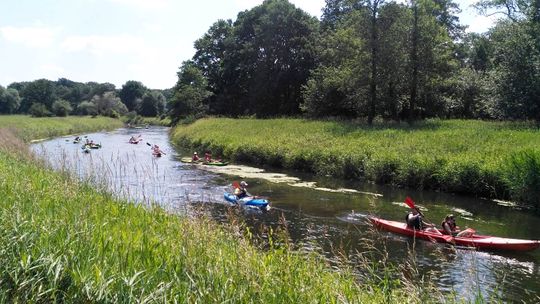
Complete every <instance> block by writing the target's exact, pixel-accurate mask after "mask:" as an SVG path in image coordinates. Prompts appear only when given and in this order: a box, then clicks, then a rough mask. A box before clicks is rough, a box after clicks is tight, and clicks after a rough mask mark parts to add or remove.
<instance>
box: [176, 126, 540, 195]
mask: <svg viewBox="0 0 540 304" xmlns="http://www.w3.org/2000/svg"><path fill="white" fill-rule="evenodd" d="M171 136H172V141H173V142H174V143H176V144H181V145H190V146H193V147H192V148H195V149H198V150H201V149H202V150H205V149H207V150H212V151H219V154H221V155H223V157H224V158H226V159H230V160H237V161H245V162H250V163H255V164H272V165H274V166H279V167H285V168H293V169H301V170H305V171H308V172H314V173H316V174H320V175H332V176H336V177H345V178H355V179H360V180H368V181H375V182H378V183H388V184H394V185H399V186H407V187H412V188H419V189H436V190H443V191H447V192H458V193H467V194H474V195H478V196H482V197H492V198H500V199H508V198H511V199H515V200H517V201H521V202H525V203H527V200H528V198H530V197H532V195H531V196H528V197H527V196H524V195H520V194H519V193H520V191H522V192H523V193H527V192H528V191H531V193H537V191H538V189H539V188H538V187H536V185H534V183H531V182H529V183H527V182H518V181H519V180H520V179H519V178H516V179H515V180H516V185H515V186H512V187H510V184H509V183H508V181H509V180H512V179H514V177H513V175H509V176H507V175H506V174H505V172H506V171H507V169H506V168H507V166H508V165H509V164H510V163H512V162H511V161H509V160H508V158H509V157H510V156H511V155H513V154H515V153H521V151H523V150H527V149H534V148H535V147H537V146H539V145H540V135H539V133H538V130H537V128H536V126H535V125H534V124H531V123H500V122H499V123H497V122H482V121H471V120H449V121H439V120H428V121H425V122H418V123H416V124H414V125H412V126H409V125H400V124H397V125H391V124H375V125H374V126H372V127H369V126H367V125H364V124H355V123H351V122H339V121H335V122H334V121H309V120H297V119H271V120H255V119H241V120H238V119H237V120H232V119H203V120H199V121H197V122H195V123H193V124H191V125H187V126H178V127H177V128H175V129H174V130H173V132H172V133H171ZM527 166H528V167H527ZM527 166H525V165H522V166H521V167H523V168H528V169H527V170H523V171H520V170H522V169H516V170H515V172H524V173H523V174H529V173H526V172H535V171H534V170H540V169H538V168H537V167H536V169H531V168H535V166H536V165H535V164H534V163H532V162H530V163H528V165H527ZM521 167H520V168H521ZM508 172H511V171H508ZM512 174H514V173H512ZM514 175H515V174H514ZM522 179H523V178H522ZM524 198H527V199H524Z"/></svg>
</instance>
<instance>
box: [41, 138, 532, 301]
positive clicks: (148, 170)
mask: <svg viewBox="0 0 540 304" xmlns="http://www.w3.org/2000/svg"><path fill="white" fill-rule="evenodd" d="M167 131H168V129H167V128H157V127H156V128H150V129H143V130H141V129H136V130H133V129H119V130H116V131H114V132H108V133H93V134H87V135H86V136H87V138H91V139H92V140H94V142H98V143H102V144H103V147H102V149H98V150H92V151H91V152H90V153H88V154H86V153H83V151H82V149H81V148H80V144H73V143H72V141H71V140H72V138H71V137H70V138H57V139H54V140H50V141H46V142H42V143H39V144H35V145H33V149H34V151H35V152H36V153H37V154H41V155H43V156H44V157H45V158H46V159H48V160H49V161H50V163H51V165H52V166H53V167H55V168H57V169H65V170H69V171H70V172H74V173H75V174H77V175H78V176H79V177H80V178H82V179H87V180H90V181H92V182H94V183H95V184H97V185H100V186H102V187H106V188H107V189H108V190H109V191H112V192H113V193H115V194H116V195H117V196H119V197H122V198H127V199H130V200H133V201H136V202H138V203H142V204H147V205H150V204H154V203H157V204H159V205H160V206H163V208H165V209H167V210H169V211H171V212H175V213H181V214H188V215H190V214H195V213H197V212H204V213H205V214H207V215H208V216H211V217H212V218H214V219H216V220H217V221H220V222H228V221H230V216H229V215H230V208H231V205H230V204H229V203H227V202H225V201H224V199H223V194H224V193H225V192H226V191H231V190H232V189H231V182H232V181H234V180H240V179H247V180H248V182H249V184H250V187H249V191H250V192H251V193H254V194H257V195H261V196H267V197H269V199H270V201H271V205H272V207H273V208H272V210H271V211H270V212H267V213H263V212H260V211H259V210H244V209H242V210H241V211H240V212H239V213H238V214H239V215H240V216H241V219H242V221H244V222H245V224H246V225H247V226H248V227H250V231H253V232H254V233H255V234H256V235H258V236H260V237H263V238H264V237H265V234H266V233H267V232H268V229H270V228H271V229H272V230H274V231H276V230H278V229H280V227H284V226H285V227H286V229H287V231H288V235H289V238H290V241H291V242H292V244H294V246H295V247H296V248H298V249H299V250H300V251H304V252H317V253H320V254H321V255H323V256H325V257H326V258H327V259H328V261H329V262H330V263H334V262H335V263H334V264H335V265H338V264H339V263H338V262H337V260H338V256H340V255H346V256H347V257H348V259H349V263H350V265H351V266H353V267H354V265H355V263H356V262H357V260H355V257H356V256H358V253H359V252H363V251H364V250H366V248H364V247H363V246H364V244H366V242H365V240H366V239H368V240H370V241H371V242H374V243H376V244H378V245H377V246H384V247H385V249H386V250H385V251H386V252H387V254H388V259H389V260H390V261H391V262H393V263H395V264H396V265H401V264H404V263H407V261H408V255H409V253H410V249H411V248H414V249H415V250H414V254H415V261H416V264H417V267H418V269H419V270H420V272H421V273H423V274H428V273H439V275H438V276H436V277H435V284H436V285H437V286H438V287H439V289H440V290H441V291H444V292H453V291H454V292H456V293H457V294H458V295H459V296H460V297H464V298H465V299H473V298H474V297H475V295H476V294H477V293H478V291H481V292H482V294H483V295H489V294H496V295H498V296H499V297H500V298H501V299H503V301H524V302H537V300H538V297H537V294H539V293H540V270H539V265H540V253H539V252H538V250H537V251H533V252H527V253H512V252H495V253H491V252H477V251H475V250H471V249H465V248H453V247H445V246H444V245H441V244H433V243H430V242H426V241H416V242H415V241H414V240H413V239H411V238H407V237H403V236H400V235H395V234H392V233H387V232H379V233H377V234H376V236H373V233H372V230H373V229H372V228H371V226H370V225H369V224H367V222H366V221H365V218H366V216H367V215H369V214H375V215H377V216H380V217H382V218H387V219H391V220H402V219H403V218H404V216H405V214H406V212H407V209H406V208H405V207H404V204H403V199H404V198H405V197H406V196H411V197H412V198H413V199H414V200H415V202H416V203H417V205H418V206H419V207H420V208H421V209H422V210H423V211H424V213H425V214H426V215H427V216H428V218H429V219H430V220H432V221H433V222H434V223H436V224H439V223H440V221H441V220H442V218H444V216H445V215H446V214H449V213H452V214H454V215H456V216H457V220H458V225H459V226H461V227H474V228H475V229H476V230H477V231H478V233H480V234H487V235H496V236H502V237H511V238H523V239H539V238H540V225H537V223H538V221H539V220H540V217H538V216H536V215H532V214H528V213H526V212H525V211H521V210H514V209H511V208H508V207H505V206H499V205H497V204H496V203H494V202H490V201H486V200H481V199H475V198H470V197H462V196H457V195H449V194H444V193H437V192H428V191H413V190H404V189H396V188H391V187H385V186H377V185H372V184H362V183H358V182H353V181H344V180H335V179H331V178H318V177H313V176H310V175H305V174H299V173H294V172H272V171H268V170H264V169H260V168H253V167H249V166H243V165H239V164H231V165H230V166H226V167H208V166H200V165H192V164H184V163H181V162H179V161H178V159H179V157H181V156H186V155H187V154H184V155H178V153H177V152H176V151H175V150H173V148H172V147H171V145H170V144H169V142H168V133H167ZM138 134H141V135H142V138H143V142H141V143H140V144H138V145H132V144H129V143H128V139H129V137H130V136H132V135H138ZM147 143H149V144H158V145H159V146H160V147H161V149H162V150H163V151H165V152H166V155H164V156H163V157H161V158H156V157H153V156H152V153H151V149H150V147H149V146H148V145H147ZM180 153H181V152H180ZM186 153H187V152H186ZM358 263H359V262H358Z"/></svg>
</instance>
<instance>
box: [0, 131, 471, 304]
mask: <svg viewBox="0 0 540 304" xmlns="http://www.w3.org/2000/svg"><path fill="white" fill-rule="evenodd" d="M33 130H37V129H33ZM63 130H71V129H70V128H64V129H63ZM32 132H34V133H32ZM66 132H68V131H66ZM69 132H71V131H69ZM18 134H28V136H30V137H32V136H34V137H41V136H43V135H42V134H44V133H43V130H39V131H28V130H26V131H24V132H22V131H21V130H20V131H19V132H18ZM0 136H1V138H2V139H3V140H2V141H1V142H0V197H2V200H0V231H2V234H0V265H2V267H1V269H0V303H52V302H56V303H150V302H152V303H154V302H160V303H168V302H171V303H176V302H181V303H216V302H231V303H403V302H404V301H405V302H407V303H439V302H441V301H447V302H448V301H449V302H453V301H454V300H451V298H450V300H448V299H444V297H443V296H442V295H441V294H440V293H439V292H437V291H436V289H435V287H434V286H433V285H431V284H430V283H429V279H428V278H420V277H418V278H416V277H415V278H410V277H405V276H403V274H402V271H401V268H399V267H397V266H393V265H391V264H390V263H387V261H386V262H384V263H382V262H381V261H382V260H381V259H375V260H373V259H367V258H366V260H365V263H364V264H362V265H355V271H354V273H353V270H352V268H350V267H349V266H348V265H347V261H346V260H344V261H343V264H342V265H341V266H340V267H339V270H338V269H336V268H335V267H331V266H330V265H329V264H328V262H326V261H325V260H324V259H323V257H322V256H320V255H318V254H316V253H313V252H303V251H298V250H296V249H294V248H293V246H291V245H290V244H288V241H287V234H286V231H270V232H269V233H268V235H267V236H268V238H267V239H265V240H264V242H262V243H261V242H259V241H257V240H255V239H253V235H252V234H251V233H250V231H249V229H247V228H246V226H244V225H243V224H242V223H241V219H240V218H235V217H232V219H231V223H230V224H229V225H220V224H217V223H215V222H213V221H212V220H210V219H207V218H205V217H186V216H178V215H174V214H170V213H168V212H165V211H164V210H162V209H160V208H159V207H157V206H142V205H137V204H133V203H130V202H128V201H124V200H119V199H116V198H115V196H114V195H112V194H111V193H108V192H107V191H106V190H104V189H103V188H99V187H98V188H96V186H95V185H93V184H90V183H88V182H85V181H79V180H78V179H76V178H74V177H73V176H72V175H71V174H69V172H62V171H53V170H52V169H50V168H48V167H47V166H46V165H45V162H44V161H42V160H40V159H37V158H36V156H34V155H33V154H32V153H31V152H30V151H29V149H28V146H27V145H26V144H25V143H24V142H23V141H22V140H20V139H19V138H17V137H16V136H15V135H13V133H12V132H11V131H9V130H7V129H0ZM258 244H259V245H258ZM263 247H264V248H263ZM366 251H368V248H366ZM381 256H384V253H382V254H381ZM373 261H379V262H373ZM334 266H335V265H334ZM407 269H408V268H407ZM406 273H409V274H410V273H417V272H416V271H414V269H408V271H406ZM399 278H402V279H401V280H399ZM424 279H425V281H424ZM480 302H481V301H480Z"/></svg>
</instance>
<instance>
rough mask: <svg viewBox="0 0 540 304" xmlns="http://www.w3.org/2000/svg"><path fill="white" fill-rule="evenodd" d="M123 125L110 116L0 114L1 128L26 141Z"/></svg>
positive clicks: (115, 127)
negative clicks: (41, 116) (40, 116)
mask: <svg viewBox="0 0 540 304" xmlns="http://www.w3.org/2000/svg"><path fill="white" fill-rule="evenodd" d="M122 126H123V123H122V122H121V121H120V120H118V119H113V118H109V117H103V116H98V117H94V118H92V117H90V116H83V117H81V116H68V117H43V118H37V117H30V116H25V115H0V128H8V129H10V130H12V131H14V132H15V133H17V135H18V136H19V137H20V138H22V139H23V140H25V141H29V140H31V139H42V138H50V137H55V136H60V135H69V134H77V133H83V132H94V131H100V130H113V129H117V128H120V127H122Z"/></svg>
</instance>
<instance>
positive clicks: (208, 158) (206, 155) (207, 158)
mask: <svg viewBox="0 0 540 304" xmlns="http://www.w3.org/2000/svg"><path fill="white" fill-rule="evenodd" d="M204 161H206V162H211V161H212V154H211V153H210V152H208V151H207V152H206V153H204Z"/></svg>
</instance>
